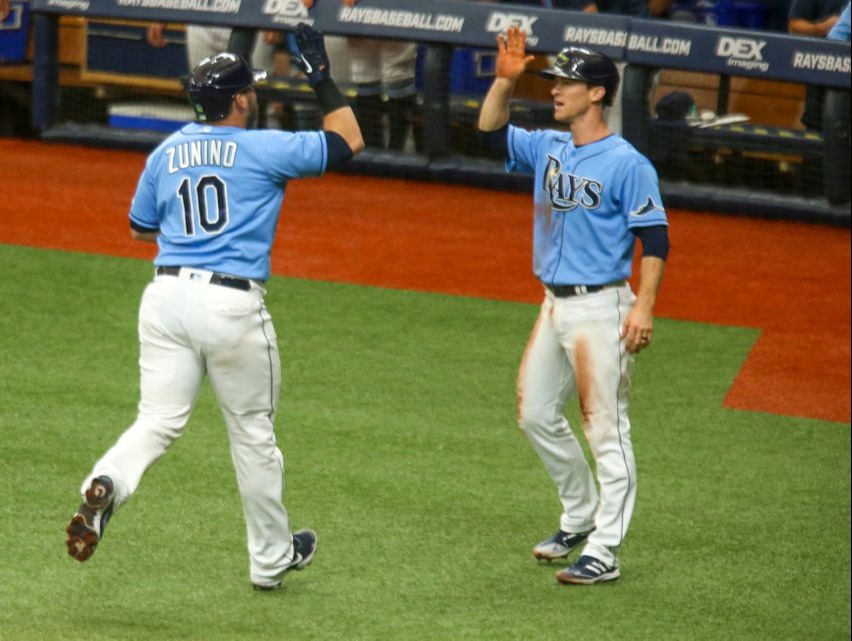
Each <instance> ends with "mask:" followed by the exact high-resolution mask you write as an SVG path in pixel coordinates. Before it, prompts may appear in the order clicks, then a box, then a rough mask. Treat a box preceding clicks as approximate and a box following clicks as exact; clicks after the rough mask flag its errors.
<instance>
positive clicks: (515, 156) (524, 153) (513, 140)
mask: <svg viewBox="0 0 852 641" xmlns="http://www.w3.org/2000/svg"><path fill="white" fill-rule="evenodd" d="M540 140H541V132H539V131H527V130H526V129H520V128H518V127H515V126H514V125H509V134H508V138H507V145H508V149H507V150H506V171H508V172H517V173H520V174H534V173H535V159H536V156H537V151H538V147H539V143H540Z"/></svg>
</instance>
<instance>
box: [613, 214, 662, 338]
mask: <svg viewBox="0 0 852 641" xmlns="http://www.w3.org/2000/svg"><path fill="white" fill-rule="evenodd" d="M661 227H662V229H663V230H665V229H666V228H665V227H664V226H661ZM643 249H644V248H643ZM665 268H666V261H665V259H664V258H661V257H659V256H653V255H649V254H647V253H643V255H642V260H641V261H640V263H639V289H638V291H637V292H636V302H635V303H634V304H633V308H632V309H631V310H630V313H629V314H627V320H625V322H624V327H623V328H622V330H621V335H622V337H623V338H624V345H625V348H626V349H627V351H628V352H630V353H631V354H638V353H639V352H641V351H642V350H643V349H645V348H646V347H648V345H650V344H651V340H652V339H653V334H654V305H655V304H656V302H657V294H658V293H659V291H660V285H661V284H662V282H663V272H664V271H665Z"/></svg>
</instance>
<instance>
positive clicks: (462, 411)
mask: <svg viewBox="0 0 852 641" xmlns="http://www.w3.org/2000/svg"><path fill="white" fill-rule="evenodd" d="M0 264H2V265H3V270H2V271H3V273H2V278H0V301H2V314H0V330H2V333H0V336H2V343H0V344H2V358H0V434H2V447H0V466H2V467H0V470H2V472H0V479H2V485H1V486H0V488H2V495H3V501H2V504H0V505H2V507H0V510H2V513H1V514H0V515H1V516H2V520H0V534H1V535H2V540H3V541H4V543H5V545H3V546H2V549H0V577H2V580H0V639H3V640H4V641H5V640H9V641H30V640H32V641H45V640H50V641H52V640H66V639H67V640H75V641H77V640H80V639H95V640H98V641H101V640H103V641H106V640H131V639H132V640H136V639H140V640H149V639H150V640H157V641H171V640H174V641H185V640H193V641H196V640H197V641H202V640H204V641H214V640H215V641H219V640H221V641H243V640H246V641H253V640H258V641H259V640H267V639H268V640H272V639H276V640H277V639H292V640H298V641H307V640H313V639H319V640H330V641H338V640H339V641H350V640H352V641H356V640H371V641H372V640H382V641H383V640H389V641H396V640H400V641H407V640H417V641H419V640H456V639H477V640H478V639H481V640H489V641H491V640H494V641H499V640H509V639H512V640H520V641H538V640H550V639H571V640H583V639H595V640H606V639H618V640H630V641H633V640H649V641H661V640H667V639H672V640H688V639H698V640H713V639H719V640H731V639H734V640H736V639H749V640H750V639H766V640H781V639H791V640H792V639H796V640H803V639H815V640H830V639H848V638H849V634H850V543H849V537H850V426H849V425H848V424H837V423H825V422H820V421H814V420H805V419H795V418H786V417H780V416H774V415H769V414H761V413H753V412H739V411H732V410H727V409H724V408H722V399H723V397H724V394H725V391H726V390H727V388H728V387H729V385H730V383H731V381H732V380H733V378H734V376H735V375H736V372H737V370H738V368H739V367H740V365H741V363H742V361H743V359H744V358H745V356H746V354H747V353H748V350H749V348H750V346H751V344H752V343H753V342H754V340H755V338H756V336H757V333H756V331H754V330H749V329H740V328H731V327H717V326H709V325H703V324H697V323H687V322H675V321H667V320H665V319H660V320H658V324H657V330H656V332H655V336H656V340H655V345H654V346H653V348H652V349H651V350H649V351H648V352H646V353H644V354H643V355H642V356H641V357H640V358H639V359H638V362H637V367H636V371H635V376H634V393H633V403H632V417H633V422H634V443H635V447H636V453H637V459H638V467H639V496H638V503H637V507H636V512H635V516H634V519H633V524H632V528H631V532H630V535H629V536H628V538H627V542H626V544H625V546H624V548H623V550H622V552H621V555H620V558H621V562H622V569H623V576H622V579H620V580H619V581H616V582H614V583H612V584H607V585H600V586H594V587H590V588H583V587H573V586H572V587H567V586H566V587H560V586H558V585H557V584H556V582H555V580H554V573H555V572H556V570H557V569H558V567H559V565H558V564H553V565H547V564H544V563H538V562H536V561H535V560H534V559H533V558H532V557H531V556H530V554H529V549H530V547H531V546H532V545H533V544H534V543H536V542H537V541H538V540H539V539H541V538H542V537H545V536H548V535H550V534H551V533H552V531H553V530H554V529H555V527H556V526H557V519H558V514H559V506H558V503H557V500H556V495H555V490H553V488H552V486H551V485H550V481H549V480H548V478H547V477H546V475H545V472H544V470H543V468H542V466H541V464H540V463H539V462H538V459H537V458H536V457H535V455H534V453H533V452H532V450H531V448H530V447H529V445H528V444H527V442H526V440H525V439H524V438H523V437H522V435H521V434H520V432H519V431H518V430H517V428H516V427H515V424H514V418H515V412H516V410H515V402H514V380H515V373H516V367H517V364H518V361H519V358H520V354H521V351H522V349H523V346H524V343H525V341H526V338H527V334H528V332H529V330H530V328H531V326H532V323H533V321H534V319H535V315H536V312H537V309H536V308H535V307H534V306H530V305H522V304H512V303H502V302H494V301H483V300H474V299H467V298H459V297H450V296H441V295H435V294H420V293H412V292H400V291H388V290H381V289H375V288H365V287H356V286H349V285H339V284H329V283H317V282H307V281H300V280H292V279H282V278H275V279H273V280H272V282H271V283H270V288H269V296H268V298H267V302H268V304H269V307H270V309H271V311H272V314H273V317H274V319H275V321H276V325H277V329H278V334H279V341H280V346H281V352H282V356H283V367H284V385H283V389H282V404H281V412H280V416H279V420H278V434H279V442H280V445H281V448H282V450H283V452H284V454H285V457H286V459H287V496H286V504H287V506H288V508H289V509H290V512H291V516H292V518H293V522H294V525H295V527H297V528H299V527H307V526H310V527H313V528H315V529H316V530H317V532H318V533H319V541H320V547H319V551H318V553H317V557H316V560H315V562H314V564H313V565H312V566H311V567H310V568H309V569H307V570H306V571H304V572H301V573H297V574H294V575H292V576H288V577H287V579H286V584H285V587H284V589H282V590H280V591H278V592H275V593H268V594H267V593H255V592H253V591H252V590H251V589H250V588H249V585H248V567H247V566H248V560H247V555H246V551H245V548H244V545H245V544H244V538H245V537H244V530H243V521H242V511H241V507H240V503H239V499H238V495H237V492H236V487H235V482H234V478H233V472H232V468H231V463H230V455H229V452H228V445H227V438H226V433H225V428H224V425H223V422H222V419H221V417H220V415H219V413H218V408H217V407H216V405H215V402H214V399H213V397H212V395H211V394H210V393H209V391H205V393H204V394H203V396H202V398H201V399H200V401H199V403H198V406H197V408H196V411H195V414H194V415H193V418H192V420H191V422H190V424H189V426H188V427H187V431H186V434H185V436H184V437H183V439H181V440H180V441H178V442H177V443H176V444H175V445H174V447H173V448H172V449H171V451H170V452H169V453H168V454H167V455H166V456H165V458H164V459H163V460H161V461H160V462H159V463H158V464H157V465H156V466H155V467H154V468H152V469H151V471H150V472H149V474H148V475H147V476H146V477H145V479H144V480H143V483H142V485H141V487H140V489H139V491H138V493H137V494H136V495H135V496H134V497H133V499H132V500H131V501H130V502H129V503H128V504H127V505H126V506H125V507H124V509H122V511H121V512H120V513H118V515H117V516H116V517H115V518H114V520H113V521H112V522H111V523H110V527H109V529H108V531H107V535H106V538H105V539H104V541H103V544H102V545H101V546H100V548H99V550H98V553H97V554H96V555H95V556H94V557H93V558H92V560H91V561H89V562H88V563H86V564H82V565H81V564H79V563H77V562H75V561H73V560H72V559H70V558H69V557H68V556H67V555H66V552H65V546H64V532H63V529H64V527H65V525H66V523H67V521H68V519H69V518H70V516H71V514H72V513H73V511H74V509H75V508H76V507H77V503H78V500H79V499H78V495H77V491H78V486H79V483H80V481H81V480H82V478H83V477H84V476H85V474H86V473H87V472H88V470H89V469H90V467H91V465H92V463H93V462H94V461H95V460H96V458H97V457H99V456H100V455H101V454H102V452H103V451H104V450H105V449H106V448H107V447H108V446H109V445H111V444H112V442H113V441H114V440H115V439H116V438H117V436H118V435H119V434H120V433H121V431H122V430H123V429H124V428H125V427H126V426H127V425H129V424H130V423H131V422H132V420H133V418H134V416H135V407H136V402H137V393H138V392H137V366H136V356H137V343H136V310H137V305H138V300H139V296H140V293H141V290H142V288H143V287H144V285H145V283H146V281H147V280H148V279H149V278H150V276H151V268H150V266H149V265H148V264H147V263H144V262H140V261H135V260H123V259H117V258H106V257H100V256H87V255H79V254H67V253H61V252H49V251H41V250H34V249H26V248H19V247H9V246H0ZM780 393H783V391H781V392H780ZM576 417H577V412H576V407H575V406H574V405H572V407H571V413H570V418H572V420H573V421H574V422H575V424H577V418H576Z"/></svg>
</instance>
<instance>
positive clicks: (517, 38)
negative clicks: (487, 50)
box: [496, 27, 535, 80]
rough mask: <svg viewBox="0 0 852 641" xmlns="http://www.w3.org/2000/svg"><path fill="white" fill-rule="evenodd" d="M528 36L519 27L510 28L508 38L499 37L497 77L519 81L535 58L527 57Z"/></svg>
mask: <svg viewBox="0 0 852 641" xmlns="http://www.w3.org/2000/svg"><path fill="white" fill-rule="evenodd" d="M526 44H527V34H526V32H525V31H521V30H520V28H518V27H509V29H508V30H507V31H506V36H505V37H504V36H503V34H500V35H499V36H497V45H498V46H497V70H496V72H497V77H498V78H508V79H509V80H517V79H518V78H520V77H521V74H523V73H524V71H526V68H527V65H528V64H529V63H531V62H532V61H533V60H535V56H532V55H530V56H528V55H526Z"/></svg>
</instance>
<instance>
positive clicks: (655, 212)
mask: <svg viewBox="0 0 852 641" xmlns="http://www.w3.org/2000/svg"><path fill="white" fill-rule="evenodd" d="M624 178H625V179H624V187H623V189H622V194H621V203H622V207H623V209H624V211H626V212H628V214H627V225H628V227H650V226H651V225H668V224H669V223H668V219H667V217H666V210H665V208H664V207H663V199H662V197H661V196H660V186H659V181H658V179H657V172H656V171H654V168H653V167H652V166H651V164H650V163H649V162H647V161H644V160H642V161H639V162H635V163H633V164H632V165H631V166H630V168H629V169H628V170H627V175H626V176H625V177H624Z"/></svg>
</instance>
